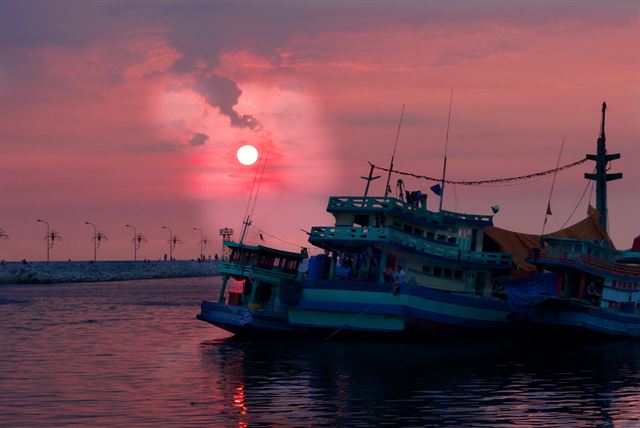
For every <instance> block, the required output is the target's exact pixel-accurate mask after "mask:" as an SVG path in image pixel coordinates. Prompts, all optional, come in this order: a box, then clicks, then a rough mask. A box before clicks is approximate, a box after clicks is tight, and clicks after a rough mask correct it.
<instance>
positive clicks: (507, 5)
mask: <svg viewBox="0 0 640 428" xmlns="http://www.w3.org/2000/svg"><path fill="white" fill-rule="evenodd" d="M639 15H640V3H638V2H633V1H625V0H618V1H609V2H606V3H603V2H602V1H598V0H584V1H581V2H578V3H576V2H575V1H557V0H541V1H537V2H530V3H526V4H523V3H522V2H505V1H497V0H496V1H482V2H444V1H443V2H418V1H406V2H360V1H346V2H345V1H335V0H328V1H323V2H301V1H293V0H288V1H285V0H282V1H277V0H274V1H269V2H235V1H218V2H200V1H175V0H173V1H172V0H154V1H151V0H141V1H136V2H131V1H118V0H113V1H109V2H97V1H94V2H77V1H63V0H38V1H36V0H3V1H0V50H2V48H6V47H7V46H9V45H11V46H20V47H25V46H34V45H45V44H46V45H52V44H54V45H56V44H57V45H67V46H70V45H83V44H86V43H87V42H89V41H91V40H94V39H96V38H101V37H113V35H114V34H126V33H127V32H128V31H134V30H139V29H141V28H162V29H164V30H163V31H166V34H167V37H168V39H169V41H170V44H171V46H173V47H174V48H176V49H178V50H179V51H180V53H181V54H182V57H181V59H180V60H178V61H176V63H175V64H174V71H178V72H188V71H192V70H193V68H194V66H195V64H196V61H198V60H199V59H202V60H206V61H208V62H209V63H210V64H211V65H215V64H216V63H217V61H218V57H219V55H220V53H222V52H224V51H225V50H242V49H246V50H250V51H252V52H254V53H257V54H260V55H263V56H264V57H265V58H273V59H274V61H273V63H274V66H277V65H278V64H277V62H278V59H277V58H278V53H277V50H278V49H279V48H281V47H282V46H283V45H285V44H286V43H287V41H289V40H291V39H293V38H296V37H299V36H302V37H308V36H309V35H313V36H317V35H319V34H322V33H327V32H342V33H362V32H375V31H380V30H385V29H389V28H392V27H404V28H406V27H424V26H430V25H436V26H438V25H442V23H446V25H447V27H448V28H453V29H455V27H456V26H460V25H462V26H468V25H475V24H478V23H481V22H492V23H498V24H500V25H503V26H507V27H510V26H515V27H537V26H541V25H547V24H549V23H566V22H571V23H574V24H575V25H576V26H584V27H585V28H594V27H609V26H615V27H620V26H623V25H633V24H634V23H635V21H636V20H637V19H638V16H639ZM565 27H566V26H565V25H564V24H563V25H561V26H559V28H565ZM570 27H571V26H570ZM573 30H575V28H573ZM546 31H548V28H547V29H546Z"/></svg>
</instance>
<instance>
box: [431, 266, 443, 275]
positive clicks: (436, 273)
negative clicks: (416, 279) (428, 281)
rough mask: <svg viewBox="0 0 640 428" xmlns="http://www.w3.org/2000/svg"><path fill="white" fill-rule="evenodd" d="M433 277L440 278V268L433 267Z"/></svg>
mask: <svg viewBox="0 0 640 428" xmlns="http://www.w3.org/2000/svg"><path fill="white" fill-rule="evenodd" d="M433 276H442V268H441V267H439V266H434V267H433Z"/></svg>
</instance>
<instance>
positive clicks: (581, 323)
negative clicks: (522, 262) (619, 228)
mask: <svg viewBox="0 0 640 428" xmlns="http://www.w3.org/2000/svg"><path fill="white" fill-rule="evenodd" d="M605 112H606V103H603V104H602V121H601V126H600V136H599V138H598V146H597V154H595V155H587V158H588V159H590V160H594V161H596V169H595V172H594V173H591V174H585V178H587V179H588V180H594V181H595V182H596V203H597V209H595V210H594V209H591V210H590V216H592V217H593V218H594V219H595V220H596V221H597V226H598V229H599V230H598V233H597V234H595V235H594V236H592V239H577V238H576V237H575V236H565V237H543V239H541V241H540V245H539V246H536V247H532V248H531V250H530V251H529V254H528V256H527V258H526V262H528V263H531V264H533V265H535V266H536V268H537V269H538V270H540V271H545V272H546V273H547V276H548V277H550V278H551V282H555V287H552V288H551V289H549V288H547V289H546V290H542V289H535V288H530V289H523V288H519V287H513V288H512V289H511V290H510V291H511V294H512V295H511V296H510V297H511V300H512V302H513V305H512V306H513V307H512V309H513V315H514V319H515V320H516V321H517V322H520V323H522V324H523V325H526V326H528V327H529V328H534V329H538V330H542V331H545V332H550V333H557V332H561V334H569V335H572V336H576V335H584V334H601V335H608V336H621V337H640V237H637V238H636V239H635V240H634V242H633V246H632V248H631V249H629V250H624V251H620V250H616V249H615V248H614V246H613V243H612V242H611V240H610V239H609V236H608V234H607V221H608V209H607V182H608V181H612V180H618V179H621V178H622V174H621V173H608V172H607V164H608V162H610V161H611V160H614V159H619V158H620V154H618V153H613V154H610V153H607V149H606V136H605Z"/></svg>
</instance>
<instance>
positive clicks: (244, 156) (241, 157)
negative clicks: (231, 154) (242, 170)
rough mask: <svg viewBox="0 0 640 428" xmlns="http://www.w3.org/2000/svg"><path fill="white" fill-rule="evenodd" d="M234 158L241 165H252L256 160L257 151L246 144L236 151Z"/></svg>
mask: <svg viewBox="0 0 640 428" xmlns="http://www.w3.org/2000/svg"><path fill="white" fill-rule="evenodd" d="M236 156H237V158H238V162H240V163H241V164H242V165H253V164H254V163H256V161H257V160H258V149H256V148H255V147H253V146H252V145H249V144H246V145H244V146H242V147H240V148H239V149H238V151H237V152H236Z"/></svg>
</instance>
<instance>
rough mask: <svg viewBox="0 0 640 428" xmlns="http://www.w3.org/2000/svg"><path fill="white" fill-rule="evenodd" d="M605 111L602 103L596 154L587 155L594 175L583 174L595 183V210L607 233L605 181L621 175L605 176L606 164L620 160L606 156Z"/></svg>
mask: <svg viewBox="0 0 640 428" xmlns="http://www.w3.org/2000/svg"><path fill="white" fill-rule="evenodd" d="M606 110H607V103H606V102H603V103H602V122H601V124H600V136H599V137H598V151H597V154H595V155H587V159H589V160H593V161H596V172H595V174H589V173H585V175H584V178H586V179H587V180H595V182H596V209H597V210H598V213H599V214H600V226H602V228H603V229H604V230H605V231H607V232H608V227H607V225H608V213H607V181H613V180H619V179H621V178H622V173H621V172H618V173H614V174H607V163H608V162H610V161H612V160H615V159H620V153H612V154H610V155H608V154H607V146H606V137H605V135H604V114H605V111H606Z"/></svg>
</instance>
